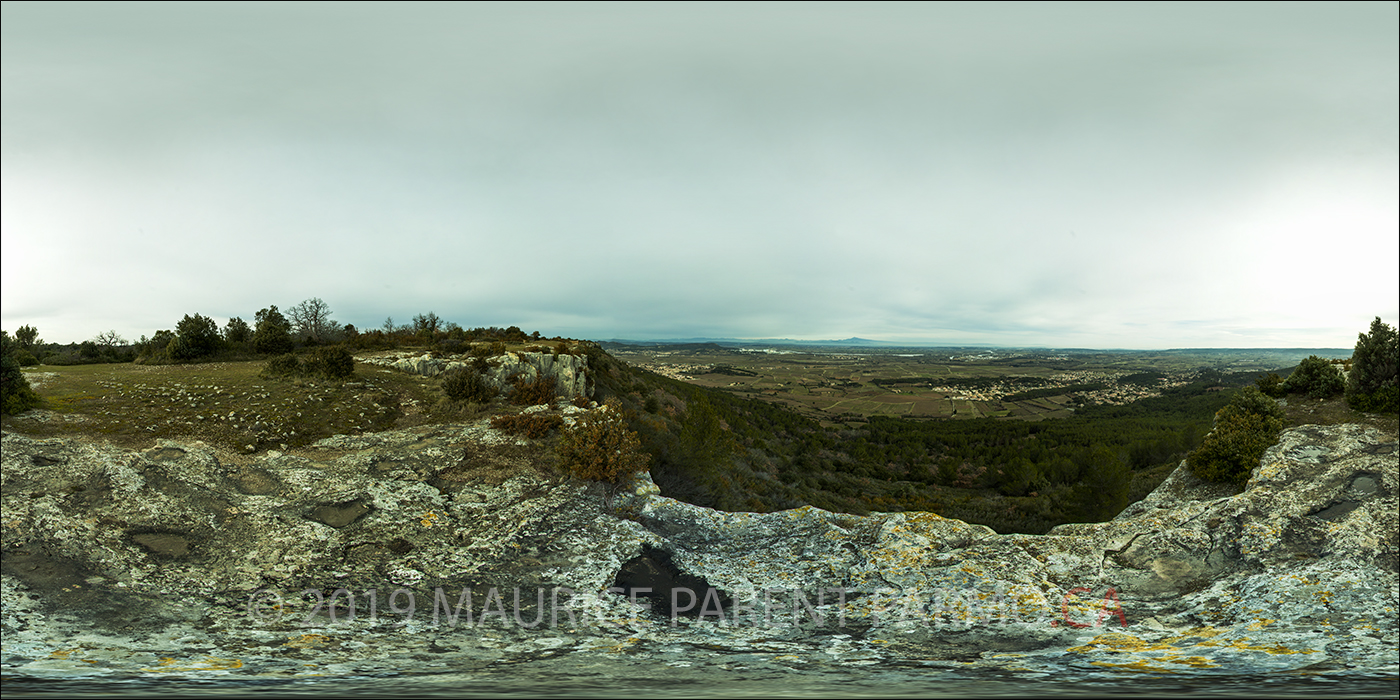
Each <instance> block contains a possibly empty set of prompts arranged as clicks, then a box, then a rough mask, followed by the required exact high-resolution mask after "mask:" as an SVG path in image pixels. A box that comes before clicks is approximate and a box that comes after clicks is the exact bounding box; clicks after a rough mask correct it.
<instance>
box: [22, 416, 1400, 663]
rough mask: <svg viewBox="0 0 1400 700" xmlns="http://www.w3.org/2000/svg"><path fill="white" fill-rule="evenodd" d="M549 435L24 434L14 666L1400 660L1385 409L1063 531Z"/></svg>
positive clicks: (1298, 432)
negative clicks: (1021, 528) (729, 493)
mask: <svg viewBox="0 0 1400 700" xmlns="http://www.w3.org/2000/svg"><path fill="white" fill-rule="evenodd" d="M547 453H548V449H547V446H545V445H543V444H542V443H536V442H532V441H528V440H523V439H517V438H513V437H508V436H505V435H503V434H501V433H499V432H497V431H494V430H492V429H491V428H490V427H489V425H488V423H487V422H486V421H482V422H479V423H475V424H470V425H437V426H427V427H421V428H416V429H411V430H404V431H396V432H388V433H378V434H372V435H365V436H360V437H348V436H336V437H333V438H328V439H326V440H322V441H321V442H319V443H316V444H315V445H313V446H312V447H310V448H307V449H302V450H297V451H295V452H290V453H281V452H268V453H266V454H263V455H259V456H256V457H249V456H245V455H230V454H225V453H221V452H219V451H217V450H215V449H212V448H210V447H209V446H207V445H204V444H203V443H182V442H176V441H168V440H162V441H160V442H158V443H157V444H155V445H154V446H152V447H151V448H149V449H146V450H142V451H132V450H125V449H119V448H115V447H111V446H107V445H104V444H101V443H97V442H91V441H85V440H78V439H66V438H65V439H34V438H30V437H26V436H24V435H20V434H14V433H6V434H5V435H4V438H3V520H2V521H0V524H2V525H3V542H2V543H0V546H3V591H0V593H3V615H0V631H3V636H4V640H3V658H2V659H0V667H2V668H3V670H4V673H5V674H6V678H7V682H9V680H10V679H15V678H20V679H23V678H35V679H43V678H75V677H82V678H93V679H133V678H135V679H140V678H166V677H169V676H171V675H175V676H179V677H182V678H206V677H208V678H213V677H218V678H227V679H231V680H232V681H236V680H238V679H248V678H301V677H310V676H317V677H322V678H339V679H353V678H363V677H367V676H374V677H389V676H393V677H419V676H422V677H428V676H427V674H459V675H460V674H468V675H470V676H471V677H472V678H485V677H493V678H507V677H512V678H521V677H528V676H529V675H530V674H532V673H533V674H537V675H539V676H540V677H544V676H545V675H548V676H549V677H551V678H555V679H558V678H561V677H581V676H586V675H587V674H589V673H597V672H598V669H599V668H609V669H612V670H610V671H604V673H611V674H614V675H619V676H626V677H628V678H634V679H639V678H653V677H654V678H665V679H668V681H676V682H683V681H684V679H687V678H695V679H702V678H710V679H713V678H715V677H717V676H716V674H720V675H723V674H729V673H739V672H742V674H743V675H744V677H745V678H750V679H770V680H772V681H773V682H774V683H780V684H781V686H780V687H783V688H798V687H804V686H803V684H806V683H818V680H815V679H821V678H830V677H831V674H837V675H839V676H841V677H843V678H847V677H848V678H850V679H851V680H852V682H854V683H857V684H859V683H861V682H864V681H863V680H862V679H866V680H868V679H871V678H877V677H880V678H888V679H897V680H898V682H900V683H906V684H907V683H916V684H917V683H918V682H924V681H931V680H932V679H937V678H943V679H944V680H947V681H950V680H952V679H958V678H975V677H976V674H978V673H996V674H1000V676H1007V675H1008V674H1009V676H1010V677H1016V678H1026V679H1044V678H1054V679H1056V680H1057V682H1065V683H1076V682H1092V681H1095V680H1096V679H1098V680H1102V679H1110V680H1111V679H1119V678H1127V677H1133V678H1140V677H1152V678H1156V677H1167V676H1170V677H1174V678H1176V677H1183V676H1189V677H1192V678H1204V679H1210V678H1216V679H1221V680H1220V682H1225V679H1230V678H1244V677H1249V678H1256V679H1258V678H1265V679H1268V678H1285V677H1286V678H1290V679H1296V678H1301V677H1304V676H1306V677H1308V678H1313V677H1316V678H1327V679H1333V680H1337V679H1340V680H1343V681H1345V680H1348V679H1372V680H1374V679H1381V681H1382V682H1390V681H1391V680H1393V679H1394V678H1395V676H1396V667H1397V664H1400V654H1398V651H1397V650H1400V644H1398V643H1397V623H1396V616H1397V609H1400V606H1397V590H1398V589H1397V583H1398V580H1397V568H1398V567H1400V563H1398V562H1400V559H1397V527H1398V526H1397V459H1400V457H1397V451H1396V444H1395V443H1394V442H1392V441H1388V440H1387V438H1385V437H1384V436H1383V435H1382V434H1381V433H1379V432H1377V431H1375V430H1374V429H1370V428H1364V427H1361V426H1356V425H1336V426H1303V427H1299V428H1294V429H1290V430H1288V431H1285V432H1284V433H1283V434H1282V436H1281V437H1280V440H1279V442H1278V443H1277V444H1276V445H1275V446H1274V447H1272V448H1271V449H1270V450H1269V451H1268V452H1267V453H1266V454H1265V456H1264V458H1263V459H1262V461H1261V463H1260V465H1259V466H1258V467H1257V468H1256V469H1255V471H1254V473H1253V475H1252V477H1251V478H1250V480H1249V482H1248V483H1247V484H1246V486H1245V487H1244V489H1243V490H1242V491H1238V492H1235V491H1236V490H1230V489H1224V488H1222V487H1219V486H1215V485H1210V484H1203V483H1200V482H1199V481H1197V480H1196V479H1195V478H1194V477H1193V476H1192V475H1191V474H1190V473H1189V471H1187V470H1186V468H1185V467H1184V465H1183V466H1182V467H1180V468H1178V469H1177V471H1176V472H1175V473H1174V474H1173V475H1172V476H1171V477H1170V478H1169V479H1167V481H1166V482H1164V483H1163V484H1162V485H1161V486H1160V487H1159V488H1158V489H1157V490H1156V491H1155V492H1154V493H1153V494H1151V495H1150V496H1149V497H1148V498H1146V499H1144V500H1143V501H1140V502H1138V503H1135V504H1133V505H1131V506H1130V507H1129V508H1128V509H1126V510H1125V511H1124V512H1122V513H1121V514H1119V515H1118V517H1117V518H1115V519H1114V520H1112V521H1110V522H1104V523H1091V524H1072V525H1062V526H1060V527H1058V528H1056V529H1055V530H1053V531H1052V532H1051V533H1050V534H1047V535H1043V536H1030V535H998V534H996V533H995V532H993V531H992V530H991V529H989V528H986V527H984V526H980V525H970V524H967V523H963V522H961V521H957V520H951V519H947V518H943V517H940V516H938V515H935V514H932V513H914V512H908V513H874V514H871V515H869V516H864V517H860V516H851V515H844V514H838V513H829V512H826V511H823V510H820V509H817V508H812V507H805V508H799V509H796V510H790V511H783V512H777V513H766V514H755V513H724V512H719V511H714V510H710V509H707V508H702V507H698V506H694V505H690V504H687V503H682V502H679V501H676V500H673V499H670V498H665V497H663V496H661V495H659V490H658V489H657V488H656V487H655V486H654V485H653V484H652V483H651V481H650V479H649V478H647V477H646V476H645V475H643V476H642V477H641V478H639V479H638V480H636V481H635V482H634V483H633V484H631V485H629V486H628V487H626V488H625V489H622V490H621V491H620V492H613V491H609V490H608V489H606V488H604V487H603V486H601V485H598V484H592V485H590V484H585V483H582V482H577V481H571V480H569V479H566V478H563V477H561V476H558V475H557V474H555V473H553V472H552V471H551V470H550V469H548V468H545V467H542V466H541V465H542V464H544V463H545V462H547ZM609 589H611V590H609ZM600 665H601V666H600ZM471 674H475V675H471ZM522 674H523V675H522ZM882 674H883V675H882ZM1144 674H1145V676H1144ZM1298 674H1303V675H1302V676H1300V675H1298ZM1000 676H999V677H1000ZM433 677H436V676H433ZM697 682H698V681H697ZM775 687H779V686H775Z"/></svg>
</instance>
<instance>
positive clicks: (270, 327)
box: [253, 306, 292, 355]
mask: <svg viewBox="0 0 1400 700" xmlns="http://www.w3.org/2000/svg"><path fill="white" fill-rule="evenodd" d="M256 321H257V322H256V328H255V329H254V330H253V349H254V350H256V351H257V352H261V353H267V354H270V355H282V354H285V353H289V352H291V351H292V324H290V323H288V322H287V317H285V316H283V315H282V312H280V311H278V310H277V307H276V306H269V307H267V308H266V309H263V310H261V311H259V312H258V315H257V319H256Z"/></svg>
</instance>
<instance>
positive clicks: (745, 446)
mask: <svg viewBox="0 0 1400 700" xmlns="http://www.w3.org/2000/svg"><path fill="white" fill-rule="evenodd" d="M590 362H591V364H592V365H593V367H594V368H595V371H596V372H597V374H596V381H597V382H598V387H599V390H600V392H603V393H605V394H607V395H615V396H617V397H618V398H620V399H621V400H622V402H623V404H624V406H625V407H626V408H627V416H628V420H629V422H630V423H631V425H632V427H633V429H634V430H636V431H637V432H638V433H639V434H640V435H641V439H642V444H643V447H644V448H645V449H646V451H647V452H649V453H650V454H651V455H652V457H653V463H652V467H651V473H652V478H653V479H654V480H655V481H656V483H657V484H658V485H660V486H661V488H662V491H663V493H665V494H666V495H669V496H672V497H674V498H678V499H681V500H685V501H689V502H692V503H696V504H700V505H705V506H710V507H714V508H719V509H723V510H747V511H759V512H766V511H773V510H781V509H784V508H793V507H798V506H801V505H806V504H811V505H814V506H818V507H820V508H825V509H828V510H834V511H842V512H850V513H866V512H869V511H898V510H928V511H934V512H937V513H939V514H941V515H944V516H946V517H952V518H959V519H963V520H967V521H970V522H977V523H982V524H986V525H990V526H991V527H993V528H995V529H997V530H998V531H1001V532H1027V533H1043V532H1045V531H1047V530H1049V529H1050V528H1051V527H1053V526H1054V525H1057V524H1059V523H1064V522H1076V521H1086V520H1104V519H1108V518H1111V517H1113V515H1115V514H1116V513H1117V512H1118V511H1120V510H1122V508H1123V507H1124V506H1126V505H1127V504H1128V503H1129V502H1131V501H1132V500H1136V499H1139V498H1142V497H1143V496H1145V495H1146V494H1147V493H1148V492H1149V491H1150V490H1151V489H1152V488H1153V487H1154V486H1156V484H1157V483H1160V482H1161V480H1162V479H1164V478H1165V477H1166V475H1167V474H1168V473H1170V471H1171V469H1173V468H1175V467H1176V465H1177V464H1178V463H1179V462H1180V461H1181V459H1182V458H1183V457H1185V455H1186V453H1187V452H1189V451H1190V450H1191V449H1193V448H1194V447H1195V446H1196V445H1197V444H1199V442H1200V440H1201V438H1202V437H1203V436H1204V435H1205V434H1206V433H1207V432H1208V431H1209V429H1210V426H1211V419H1212V416H1213V415H1214V413H1215V411H1217V410H1218V409H1220V408H1221V407H1222V406H1224V405H1225V404H1226V402H1227V401H1228V399H1229V394H1230V392H1229V391H1228V389H1232V388H1235V387H1240V386H1245V385H1249V384H1252V383H1253V382H1254V381H1255V379H1256V375H1254V374H1249V373H1235V374H1221V373H1218V372H1212V371H1205V372H1202V373H1201V374H1200V375H1199V376H1198V378H1197V380H1196V381H1194V382H1192V383H1190V384H1188V385H1186V386H1181V387H1176V388H1173V389H1171V390H1168V391H1167V392H1165V393H1164V394H1163V395H1162V396H1159V397H1154V398H1150V399H1145V400H1142V401H1138V402H1136V403H1133V404H1130V405H1127V406H1102V407H1091V408H1087V409H1084V410H1082V411H1081V412H1079V413H1078V414H1076V415H1075V416H1073V417H1071V418H1067V419H1061V420H1049V421H1042V422H1038V423H1029V422H1020V421H999V420H995V419H978V420H965V421H916V420H909V419H902V418H888V417H878V416H877V417H873V418H872V419H871V420H870V421H869V422H868V423H867V424H865V425H864V426H861V427H850V428H824V427H822V426H820V425H819V424H818V423H817V422H816V421H813V420H811V419H809V418H806V417H804V416H802V415H800V414H798V413H796V412H794V411H792V410H789V409H787V408H784V407H782V406H778V405H774V404H771V403H767V402H764V401H761V400H757V399H752V398H747V397H742V396H736V395H734V394H731V393H728V392H723V391H716V390H711V389H705V388H702V387H697V386H694V385H691V384H686V383H684V382H681V381H678V380H675V379H670V378H667V377H662V376H660V375H657V374H653V373H651V372H648V371H646V370H642V369H639V368H635V367H631V366H628V365H626V364H625V363H623V362H621V361H619V360H617V359H616V358H614V357H612V356H610V355H607V354H605V353H603V352H602V351H601V350H595V351H594V352H593V354H592V356H591V358H590Z"/></svg>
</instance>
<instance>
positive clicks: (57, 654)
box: [49, 649, 82, 659]
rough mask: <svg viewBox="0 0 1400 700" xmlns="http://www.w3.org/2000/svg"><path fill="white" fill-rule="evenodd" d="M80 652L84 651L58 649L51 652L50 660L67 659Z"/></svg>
mask: <svg viewBox="0 0 1400 700" xmlns="http://www.w3.org/2000/svg"><path fill="white" fill-rule="evenodd" d="M80 651H82V649H56V650H54V651H51V652H49V658H50V659H66V658H68V657H70V656H72V655H74V654H76V653H78V652H80Z"/></svg>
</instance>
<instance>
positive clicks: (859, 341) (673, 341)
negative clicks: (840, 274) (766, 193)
mask: <svg viewBox="0 0 1400 700" xmlns="http://www.w3.org/2000/svg"><path fill="white" fill-rule="evenodd" d="M595 342H599V343H617V344H619V345H639V344H655V345H695V344H703V343H713V344H722V343H723V344H731V345H740V344H751V345H814V346H829V347H858V346H863V345H864V346H871V347H885V348H891V349H897V348H980V349H1003V350H1123V351H1130V352H1153V351H1157V352H1173V351H1185V350H1329V351H1330V350H1339V351H1346V352H1351V351H1352V350H1354V349H1355V348H1349V347H1325V346H1317V347H1309V346H1263V345H1259V346H1249V347H1225V346H1213V347H1212V346H1200V347H1172V348H1165V347H1159V348H1124V347H1088V346H1068V345H1064V346H1060V345H1002V344H997V343H955V344H934V343H928V342H899V341H893V340H871V339H868V338H860V337H857V336H852V337H850V338H845V339H840V340H836V339H830V340H803V339H798V338H712V337H694V338H609V339H607V340H597V341H595Z"/></svg>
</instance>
